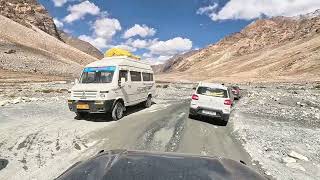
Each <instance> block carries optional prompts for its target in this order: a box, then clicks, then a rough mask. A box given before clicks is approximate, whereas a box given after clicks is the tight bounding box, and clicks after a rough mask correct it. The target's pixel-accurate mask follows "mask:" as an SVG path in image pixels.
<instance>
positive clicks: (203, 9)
mask: <svg viewBox="0 0 320 180" xmlns="http://www.w3.org/2000/svg"><path fill="white" fill-rule="evenodd" d="M217 7H218V4H217V3H214V4H213V5H209V6H205V7H201V8H199V9H198V10H197V14H200V15H202V14H208V13H212V12H214V11H215V10H216V9H217Z"/></svg>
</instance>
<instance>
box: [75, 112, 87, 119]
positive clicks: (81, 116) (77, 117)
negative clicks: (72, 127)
mask: <svg viewBox="0 0 320 180" xmlns="http://www.w3.org/2000/svg"><path fill="white" fill-rule="evenodd" d="M76 115H77V116H76V119H83V118H84V117H86V116H87V115H88V113H87V112H76Z"/></svg>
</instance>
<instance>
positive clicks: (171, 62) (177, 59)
mask: <svg viewBox="0 0 320 180" xmlns="http://www.w3.org/2000/svg"><path fill="white" fill-rule="evenodd" d="M197 52H198V50H192V51H189V52H186V53H183V54H178V55H175V56H173V57H172V58H170V59H168V60H167V61H166V63H164V64H158V65H153V66H152V69H153V71H154V72H155V73H156V74H159V73H167V72H171V71H172V70H173V69H174V67H175V66H177V65H178V64H179V63H181V61H183V60H184V58H186V57H189V56H192V55H193V54H195V53H197Z"/></svg>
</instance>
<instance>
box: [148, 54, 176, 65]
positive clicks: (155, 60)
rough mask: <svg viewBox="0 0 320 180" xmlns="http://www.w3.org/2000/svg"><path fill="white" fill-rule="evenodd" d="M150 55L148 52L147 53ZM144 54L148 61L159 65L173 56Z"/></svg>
mask: <svg viewBox="0 0 320 180" xmlns="http://www.w3.org/2000/svg"><path fill="white" fill-rule="evenodd" d="M145 54H147V56H148V53H145ZM145 54H144V55H145ZM144 55H142V57H143V60H144V61H147V62H148V63H150V64H152V65H158V64H163V63H164V62H165V61H166V60H168V59H170V58H172V56H161V55H160V56H151V57H146V56H144ZM149 55H150V54H149Z"/></svg>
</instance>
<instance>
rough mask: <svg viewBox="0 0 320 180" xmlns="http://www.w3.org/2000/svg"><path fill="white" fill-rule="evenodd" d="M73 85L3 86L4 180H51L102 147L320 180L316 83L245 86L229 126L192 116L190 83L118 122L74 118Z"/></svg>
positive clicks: (160, 92)
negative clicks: (219, 160)
mask: <svg viewBox="0 0 320 180" xmlns="http://www.w3.org/2000/svg"><path fill="white" fill-rule="evenodd" d="M71 86H72V85H71V84H66V83H65V82H52V83H32V84H30V83H26V84H22V85H17V84H15V85H13V84H11V85H8V84H7V86H2V90H0V92H1V99H2V100H3V99H4V101H6V102H5V103H2V104H0V105H2V107H1V106H0V130H1V132H2V133H1V135H0V159H6V160H8V161H9V162H8V165H7V167H6V168H4V169H2V170H0V179H8V178H9V179H10V178H11V179H21V177H23V178H24V179H32V178H35V179H52V178H53V177H56V176H57V175H58V174H60V173H61V172H62V171H64V170H65V169H66V168H67V167H69V166H70V165H71V164H73V163H75V162H77V161H79V160H82V159H85V158H87V157H90V156H92V155H94V154H96V153H97V152H98V151H99V150H101V149H106V150H109V149H118V148H127V149H138V150H148V151H170V152H182V153H191V154H199V155H209V156H223V157H227V158H231V159H234V160H244V161H245V162H247V164H248V165H249V166H251V167H252V168H254V169H256V170H258V171H259V172H260V173H262V174H264V175H265V176H267V175H270V176H267V177H270V178H272V177H274V178H275V179H281V180H282V179H319V177H320V175H319V172H320V169H319V168H320V166H319V164H320V160H319V157H320V147H319V144H320V142H319V139H320V130H319V124H320V123H319V121H320V120H319V118H320V116H319V113H320V109H319V103H318V102H319V100H320V99H319V97H320V93H319V91H320V89H319V88H320V86H319V85H317V84H307V85H305V84H304V85H294V84H273V85H272V84H271V85H250V86H245V85H242V86H241V87H242V88H244V89H245V90H243V91H244V92H246V93H245V94H244V97H243V98H242V99H241V100H240V101H239V102H238V103H237V104H236V106H235V108H234V110H233V112H232V116H231V118H230V122H229V123H228V125H227V126H220V124H219V121H214V122H213V121H211V120H210V119H196V120H193V119H189V118H188V116H187V115H188V99H189V98H190V95H191V93H192V91H193V90H192V87H193V86H194V85H192V84H161V85H158V86H157V87H158V88H157V95H156V97H155V98H154V101H155V103H156V104H154V105H153V106H152V107H151V108H150V109H142V108H139V107H138V108H130V109H129V111H128V113H127V116H126V117H125V118H123V119H122V120H120V121H117V122H113V121H110V119H108V118H106V117H105V116H89V117H86V118H85V119H83V120H75V119H74V117H75V115H74V113H72V112H69V110H68V108H67V106H66V103H65V98H66V96H68V93H67V89H69V88H70V87H71ZM200 120H201V121H200ZM294 153H296V154H297V153H298V155H296V154H294ZM261 168H262V170H261ZM0 169H1V168H0ZM13 174H14V175H13Z"/></svg>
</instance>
